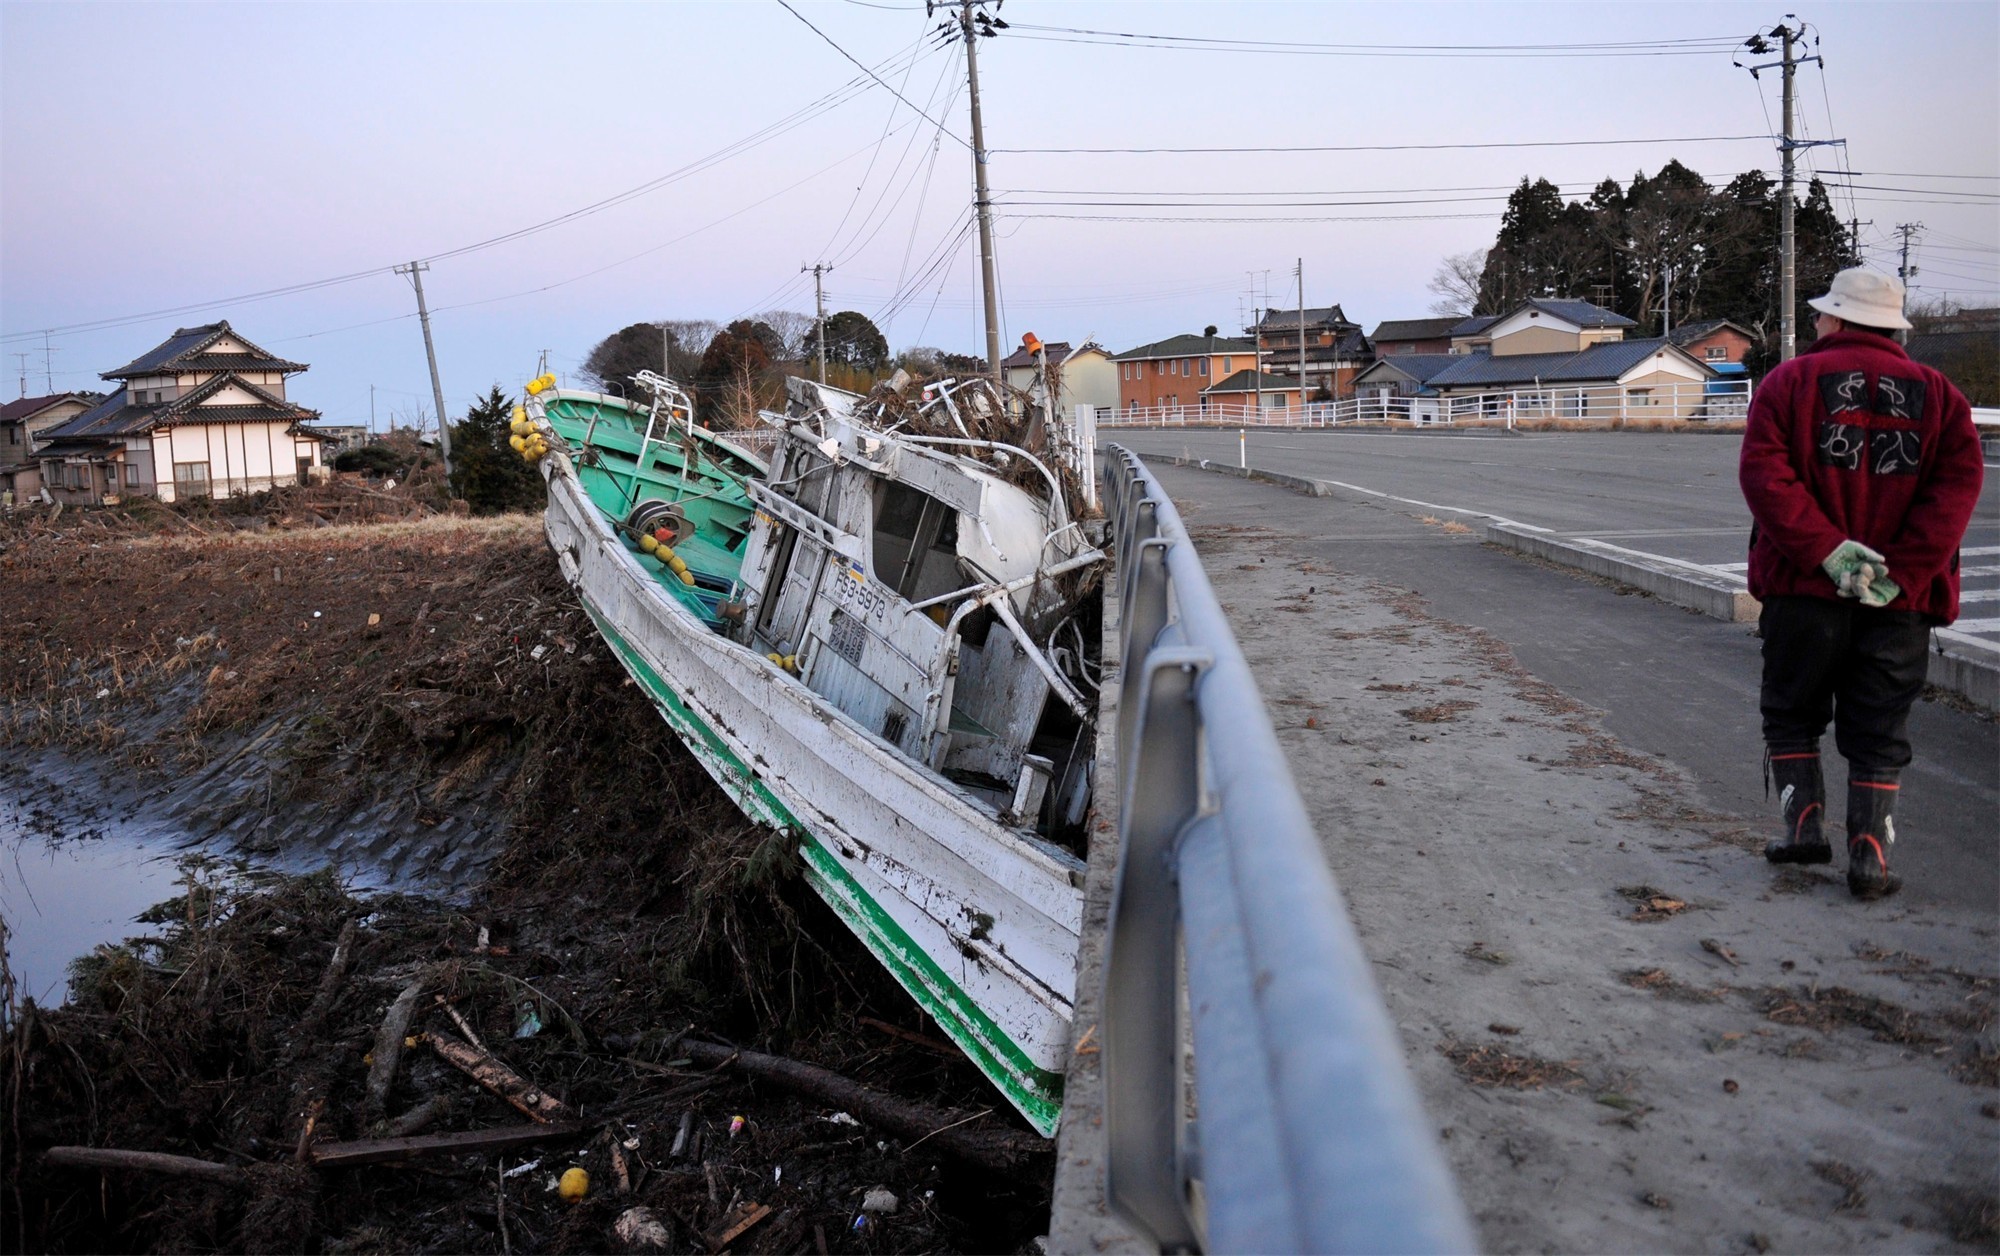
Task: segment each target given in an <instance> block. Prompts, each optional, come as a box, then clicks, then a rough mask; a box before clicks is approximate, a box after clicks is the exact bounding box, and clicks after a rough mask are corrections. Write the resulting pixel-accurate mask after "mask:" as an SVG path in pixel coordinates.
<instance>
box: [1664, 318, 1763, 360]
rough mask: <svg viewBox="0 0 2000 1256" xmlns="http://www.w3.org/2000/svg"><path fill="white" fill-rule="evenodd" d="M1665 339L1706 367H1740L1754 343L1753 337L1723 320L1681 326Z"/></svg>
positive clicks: (1704, 320) (1705, 320)
mask: <svg viewBox="0 0 2000 1256" xmlns="http://www.w3.org/2000/svg"><path fill="white" fill-rule="evenodd" d="M1667 339H1668V340H1671V341H1673V342H1674V343H1675V344H1676V345H1679V346H1680V347H1681V348H1683V349H1685V350H1687V351H1688V353H1689V354H1690V355H1692V356H1693V357H1694V358H1696V359H1697V360H1699V361H1702V362H1706V363H1708V364H1709V365H1710V366H1716V365H1719V364H1723V363H1733V364H1736V365H1741V364H1742V362H1743V356H1744V355H1745V354H1747V353H1749V352H1750V350H1751V349H1752V348H1753V347H1755V345H1756V343H1757V337H1756V336H1754V335H1752V334H1751V333H1750V332H1749V331H1747V330H1745V329H1744V328H1742V327H1739V326H1737V325H1736V324H1735V323H1732V322H1730V321H1729V320H1728V319H1726V318H1709V319H1703V320H1702V321H1700V322H1698V323H1682V324H1681V325H1680V326H1679V327H1676V328H1674V329H1673V330H1672V331H1670V332H1668V333H1667Z"/></svg>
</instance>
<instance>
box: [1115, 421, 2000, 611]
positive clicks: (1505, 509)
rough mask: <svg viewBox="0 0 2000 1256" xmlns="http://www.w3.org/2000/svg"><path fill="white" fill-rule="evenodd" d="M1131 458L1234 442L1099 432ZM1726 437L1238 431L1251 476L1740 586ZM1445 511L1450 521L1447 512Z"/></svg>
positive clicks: (1213, 454) (1986, 581) (1980, 589)
mask: <svg viewBox="0 0 2000 1256" xmlns="http://www.w3.org/2000/svg"><path fill="white" fill-rule="evenodd" d="M1103 439H1105V440H1107V441H1116V442H1118V443H1120V444H1123V445H1126V446H1127V447H1129V448H1131V449H1134V450H1136V451H1138V452H1139V453H1141V454H1164V455H1169V456H1174V455H1182V454H1188V455H1192V456H1193V457H1196V458H1208V459H1212V460H1215V461H1218V462H1230V463H1234V462H1236V460H1237V458H1238V456H1239V447H1238V442H1237V434H1236V433H1235V432H1233V431H1213V430H1200V431H1188V430H1172V431H1160V430H1145V429H1114V430H1107V431H1106V432H1105V433H1104V436H1103ZM1741 444H1742V442H1741V440H1740V439H1739V438H1737V437H1735V436H1730V435H1721V434H1717V435H1706V434H1703V435H1682V436H1668V435H1659V436H1654V435H1644V434H1621V433H1588V432H1568V433H1556V432H1550V433H1523V434H1518V435H1511V436H1510V435H1504V434H1501V433H1455V432H1454V433H1442V432H1407V433H1404V432H1363V431H1355V430H1353V429H1345V430H1342V429H1330V430H1329V429H1321V430H1315V431H1297V430H1292V431H1273V430H1268V429H1267V430H1263V431H1257V430H1252V431H1250V432H1248V433H1247V435H1246V438H1245V441H1244V445H1245V447H1246V448H1247V453H1248V458H1249V463H1250V465H1251V466H1253V467H1263V468H1266V469H1268V470H1274V471H1284V472H1286V473H1288V474H1292V475H1303V476H1311V477H1313V478H1315V479H1323V480H1334V481H1338V482H1341V483H1345V484H1350V485H1354V486H1356V487H1357V488H1361V489H1365V490H1369V491H1372V492H1376V493H1385V494H1389V495H1391V496H1394V497H1400V498H1406V499H1409V500H1410V501H1413V502H1422V503H1426V504H1427V505H1428V506H1429V507H1430V508H1431V509H1432V510H1433V511H1434V512H1436V511H1443V512H1445V514H1444V515H1443V516H1442V517H1459V516H1460V514H1472V515H1490V516H1497V517H1500V518H1506V519H1512V520H1515V521H1517V522H1520V523H1525V524H1531V525H1534V526H1536V527H1540V528H1546V529H1548V530H1550V531H1552V532H1555V533H1558V534H1560V535H1564V536H1579V537H1591V538H1594V539H1597V540H1602V541H1609V542H1611V543H1613V544H1615V545H1621V546H1624V547H1626V548H1628V549H1634V550H1638V551H1641V552H1643V553H1650V554H1659V555H1663V556H1665V557H1668V558H1678V559H1683V560H1685V561H1688V562H1694V563H1700V564H1703V565H1706V566H1711V567H1714V568H1715V569H1716V570H1717V571H1718V572H1720V573H1721V574H1724V575H1728V576H1734V577H1736V578H1739V579H1740V578H1741V576H1742V572H1743V567H1744V562H1743V554H1744V549H1745V546H1746V543H1747V540H1748V536H1749V531H1750V512H1749V510H1748V509H1747V508H1745V506H1744V505H1743V498H1742V495H1741V493H1740V492H1739V490H1738V489H1737V485H1736V460H1737V453H1738V450H1739V448H1740V447H1741ZM1996 472H2000V463H1992V462H1989V463H1988V464H1987V476H1986V487H1985V490H1984V491H1983V492H1982V493H1981V495H1980V500H1979V507H1978V510H1977V511H1976V512H1975V514H1974V518H1973V524H1972V529H1971V531H1970V532H1969V533H1968V535H1967V537H1966V541H1965V545H1966V548H1965V551H1964V570H1965V581H1964V583H1965V589H1966V595H1965V599H1964V603H1963V606H1962V609H1961V615H1962V618H1961V620H1960V622H1959V623H1958V624H1957V625H1956V627H1957V629H1958V630H1959V631H1961V632H1968V633H1972V634H1974V635H1977V636H1980V637H1982V638H1983V639H1985V640H1988V641H2000V474H1996ZM1454 512H1457V513H1454Z"/></svg>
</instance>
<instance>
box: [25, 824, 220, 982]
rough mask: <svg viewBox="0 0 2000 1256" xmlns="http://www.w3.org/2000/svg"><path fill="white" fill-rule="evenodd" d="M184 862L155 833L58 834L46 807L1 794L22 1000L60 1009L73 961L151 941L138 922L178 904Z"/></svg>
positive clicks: (169, 838)
mask: <svg viewBox="0 0 2000 1256" xmlns="http://www.w3.org/2000/svg"><path fill="white" fill-rule="evenodd" d="M65 830H67V831H65ZM184 853H185V851H184V839H182V838H181V836H180V835H179V834H176V833H172V832H168V831H165V830H163V829H161V828H160V827H158V826H150V825H146V824H143V823H137V822H120V821H115V820H110V821H104V820H100V821H94V822H89V823H83V824H76V825H58V824H56V823H55V822H54V821H53V820H52V819H51V817H50V815H49V813H48V812H47V811H46V810H44V809H42V808H41V807H39V806H36V805H32V804H30V803H28V802H27V801H25V800H23V799H21V798H19V797H17V796H15V795H13V794H12V793H11V792H8V791H0V919H3V920H5V921H6V922H7V933H8V938H7V962H8V965H9V967H10V968H11V969H12V971H13V974H14V982H15V985H16V988H17V994H18V996H19V997H21V998H33V999H34V1000H35V1001H36V1002H37V1003H41V1004H43V1005H45V1006H48V1005H53V1004H59V1003H62V1002H63V1001H64V1000H66V999H67V998H68V996H69V964H70V961H71V960H74V959H76V958H78V957H79V956H82V955H87V954H89V953H90V952H91V951H92V950H93V949H95V948H96V947H97V946H98V945H99V944H100V943H105V942H120V941H123V940H124V939H126V938H128V937H135V936H138V935H140V934H145V933H150V932H152V931H153V929H152V926H149V925H141V924H139V923H137V922H136V920H135V917H137V916H138V914H139V913H140V912H142V911H144V910H146V909H147V908H148V907H151V906H152V905H153V904H155V903H158V902H161V901H162V900H164V899H169V898H172V897H173V896H174V894H175V892H176V891H177V889H178V888H179V886H180V884H181V882H182V872H181V870H180V867H179V862H180V860H181V858H182V857H183V855H184Z"/></svg>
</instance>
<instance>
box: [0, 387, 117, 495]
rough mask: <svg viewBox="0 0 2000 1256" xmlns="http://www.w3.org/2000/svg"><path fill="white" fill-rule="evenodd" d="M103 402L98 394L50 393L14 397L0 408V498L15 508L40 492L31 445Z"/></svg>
mask: <svg viewBox="0 0 2000 1256" xmlns="http://www.w3.org/2000/svg"><path fill="white" fill-rule="evenodd" d="M102 400H104V397H103V394H101V393H82V392H66V393H51V394H49V395H48V396H45V397H17V398H15V399H14V400H13V401H10V402H8V403H7V404H6V405H4V406H0V494H12V496H10V497H5V498H4V500H5V501H9V502H13V503H15V504H19V503H21V502H25V501H27V500H28V499H29V498H30V497H37V496H39V495H40V494H41V491H42V464H41V463H40V462H38V461H36V459H35V443H36V441H37V440H38V439H39V438H40V436H41V435H42V433H44V432H46V431H48V430H49V429H50V428H52V427H55V426H57V425H58V424H60V423H63V422H64V421H66V420H69V419H73V418H75V417H76V416H77V415H79V414H82V413H83V412H84V411H85V410H88V409H90V408H91V407H92V406H94V405H96V404H97V403H98V402H100V401H102Z"/></svg>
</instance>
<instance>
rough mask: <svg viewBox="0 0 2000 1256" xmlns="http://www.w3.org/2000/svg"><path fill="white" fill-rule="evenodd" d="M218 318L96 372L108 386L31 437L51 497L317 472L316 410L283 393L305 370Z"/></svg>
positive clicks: (171, 494)
mask: <svg viewBox="0 0 2000 1256" xmlns="http://www.w3.org/2000/svg"><path fill="white" fill-rule="evenodd" d="M305 369H306V367H305V365H304V364H303V363H299V362H288V361H286V360H285V359H283V358H280V357H277V356H276V355H274V354H271V353H269V352H266V351H265V350H263V349H260V348H258V347H257V346H256V345H254V344H252V343H250V341H248V340H246V339H244V338H243V337H242V336H240V335H238V334H237V333H236V332H235V330H234V329H232V328H231V327H230V326H229V324H228V323H227V322H220V323H209V324H206V325H204V326H201V327H183V328H181V329H179V330H178V331H176V332H174V334H173V335H172V336H170V337H168V338H167V339H166V340H165V341H162V342H161V343H160V344H159V345H157V346H155V347H154V348H153V349H152V350H151V351H150V352H148V353H145V354H142V355H141V356H139V357H138V358H135V359H134V360H132V361H131V362H128V363H126V364H125V365H124V366H121V367H119V368H118V369H117V370H114V371H106V372H104V374H103V376H102V378H104V379H108V380H116V381H117V382H118V384H119V388H118V390H117V391H116V392H114V393H112V394H111V395H110V396H109V397H107V398H105V399H104V400H103V401H101V402H99V403H98V404H97V405H95V406H92V407H91V408H90V409H89V410H86V411H84V412H83V413H82V414H79V415H77V416H76V417H75V418H72V419H69V420H67V421H66V422H63V423H60V424H57V425H56V426H54V427H51V428H49V429H48V430H47V431H46V432H44V433H43V434H42V439H43V440H44V442H46V443H45V444H43V445H42V446H41V447H40V448H38V449H37V450H36V453H35V456H36V458H37V459H38V460H39V461H40V463H41V465H42V481H43V484H44V485H45V486H46V487H48V488H49V489H50V490H51V492H52V494H53V495H54V496H55V497H56V499H57V500H59V501H67V502H71V503H74V504H79V505H92V504H97V503H101V502H106V501H115V500H117V499H118V498H120V497H121V496H125V495H128V494H138V493H151V494H154V495H156V496H158V497H159V498H160V499H161V500H162V501H177V500H180V499H182V498H187V497H230V496H234V495H236V494H239V493H256V492H262V491H265V490H268V489H271V488H275V487H277V486H278V485H280V484H303V483H306V482H307V481H309V480H313V479H319V478H323V477H324V476H325V474H326V461H325V457H324V455H323V453H322V446H323V443H324V442H323V441H322V440H321V438H320V437H319V436H317V435H316V434H314V433H313V432H311V431H310V430H308V429H307V428H306V427H305V426H304V425H305V424H306V423H307V422H309V421H310V420H312V419H316V418H318V417H319V415H318V413H317V412H315V411H312V410H308V409H306V408H305V407H304V406H299V405H294V404H293V403H292V402H290V401H288V400H287V399H286V398H285V380H286V377H288V376H291V375H296V374H298V373H299V372H300V371H303V370H305Z"/></svg>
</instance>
